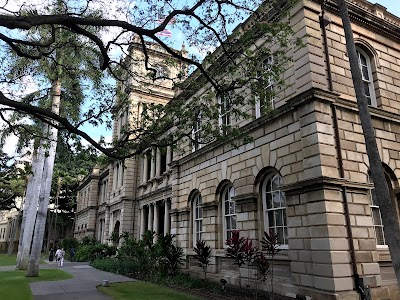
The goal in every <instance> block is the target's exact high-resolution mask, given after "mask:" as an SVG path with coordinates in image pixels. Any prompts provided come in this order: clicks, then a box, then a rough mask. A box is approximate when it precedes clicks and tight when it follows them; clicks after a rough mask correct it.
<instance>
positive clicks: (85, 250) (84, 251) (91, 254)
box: [76, 243, 117, 262]
mask: <svg viewBox="0 0 400 300" xmlns="http://www.w3.org/2000/svg"><path fill="white" fill-rule="evenodd" d="M116 250H117V249H116V248H115V247H112V246H107V245H104V244H101V243H95V244H89V245H81V246H80V247H79V248H78V251H77V252H76V260H77V261H90V262H92V261H94V260H95V259H96V258H105V257H110V256H112V255H114V254H115V253H116Z"/></svg>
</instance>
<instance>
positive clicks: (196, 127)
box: [192, 112, 202, 152]
mask: <svg viewBox="0 0 400 300" xmlns="http://www.w3.org/2000/svg"><path fill="white" fill-rule="evenodd" d="M200 142H201V113H200V112H199V113H197V114H196V118H195V120H194V121H193V129H192V152H194V151H197V150H199V149H200V148H201V146H202V145H201V143H200Z"/></svg>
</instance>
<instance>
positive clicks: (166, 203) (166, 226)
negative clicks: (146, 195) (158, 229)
mask: <svg viewBox="0 0 400 300" xmlns="http://www.w3.org/2000/svg"><path fill="white" fill-rule="evenodd" d="M169 231H170V217H169V201H168V199H166V200H164V235H165V234H167V233H168V234H169Z"/></svg>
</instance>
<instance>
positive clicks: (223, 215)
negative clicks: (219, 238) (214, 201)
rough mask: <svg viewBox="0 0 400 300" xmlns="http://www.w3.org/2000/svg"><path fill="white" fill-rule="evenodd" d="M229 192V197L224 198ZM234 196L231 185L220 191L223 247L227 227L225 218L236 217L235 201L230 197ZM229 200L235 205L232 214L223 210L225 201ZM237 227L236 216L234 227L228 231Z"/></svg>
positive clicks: (226, 236) (226, 237) (226, 235)
mask: <svg viewBox="0 0 400 300" xmlns="http://www.w3.org/2000/svg"><path fill="white" fill-rule="evenodd" d="M228 193H229V199H226V195H227V194H228ZM234 196H235V189H234V187H233V186H232V185H229V186H227V187H226V188H225V189H224V191H223V193H222V199H221V200H222V201H221V206H222V227H223V229H222V231H223V245H224V247H226V245H225V241H226V240H227V239H228V228H227V224H226V219H227V218H232V217H234V216H235V217H236V216H237V214H236V203H235V201H233V200H232V198H233V197H234ZM226 201H229V202H232V203H233V204H234V205H235V212H234V213H233V214H229V213H227V212H226V211H225V202H226ZM236 229H237V218H236V226H235V228H231V229H230V230H229V231H231V232H232V231H233V230H236Z"/></svg>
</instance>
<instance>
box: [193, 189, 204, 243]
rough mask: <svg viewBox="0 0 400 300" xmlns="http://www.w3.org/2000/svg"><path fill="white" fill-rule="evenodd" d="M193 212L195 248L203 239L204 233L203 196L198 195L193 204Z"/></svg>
mask: <svg viewBox="0 0 400 300" xmlns="http://www.w3.org/2000/svg"><path fill="white" fill-rule="evenodd" d="M192 212H193V231H192V232H193V246H195V245H196V242H197V241H200V240H201V239H202V233H203V208H202V199H201V195H200V194H197V195H196V196H195V197H194V198H193V202H192Z"/></svg>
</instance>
